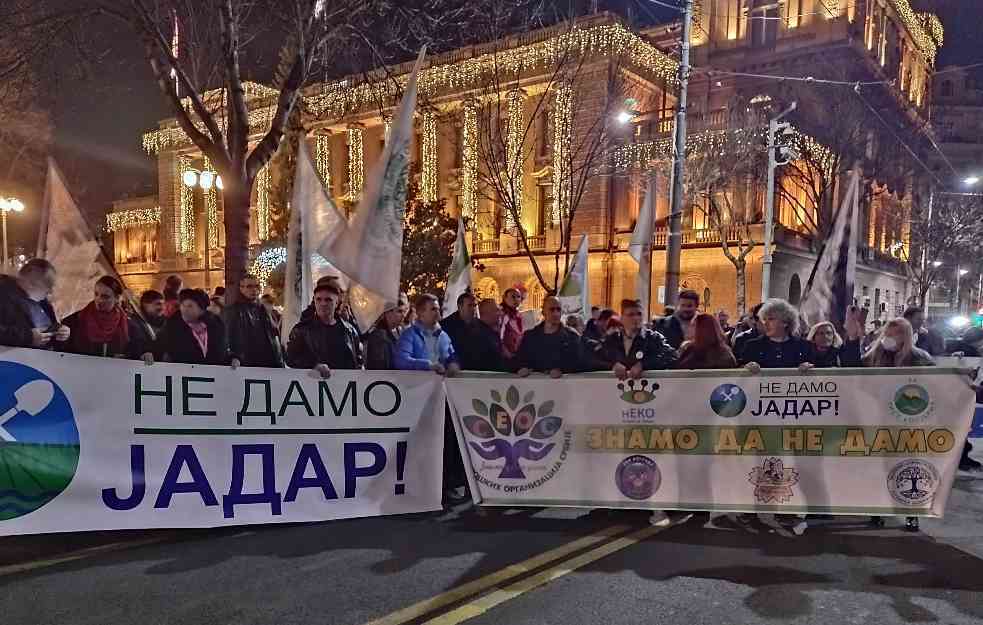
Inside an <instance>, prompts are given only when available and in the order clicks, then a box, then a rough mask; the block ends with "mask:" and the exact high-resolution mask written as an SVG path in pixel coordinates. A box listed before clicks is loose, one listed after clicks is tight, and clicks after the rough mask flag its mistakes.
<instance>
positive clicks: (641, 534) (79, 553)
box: [0, 474, 983, 625]
mask: <svg viewBox="0 0 983 625" xmlns="http://www.w3.org/2000/svg"><path fill="white" fill-rule="evenodd" d="M923 528H924V530H925V531H924V532H923V533H921V534H908V533H906V532H903V531H901V529H900V520H894V521H893V522H889V524H888V527H886V528H884V529H873V528H870V527H869V526H867V525H866V524H865V523H864V520H863V519H858V518H840V519H829V520H818V521H812V522H811V526H810V527H809V529H808V530H807V531H806V533H805V535H803V536H780V535H776V534H774V533H770V532H769V530H768V528H766V527H764V526H759V527H757V528H756V529H757V530H758V533H752V532H751V531H748V529H747V528H744V527H741V526H735V525H733V524H731V523H729V522H727V520H726V519H720V520H717V522H716V523H715V524H712V525H706V526H705V525H704V524H703V523H702V522H701V520H700V519H692V520H691V521H689V522H687V523H684V524H681V525H677V526H674V527H671V528H668V529H664V530H660V529H658V528H652V527H650V526H648V524H647V523H646V517H645V515H642V514H638V513H633V512H624V511H623V512H617V513H612V514H611V515H608V514H606V513H594V514H590V515H586V514H584V512H583V511H575V510H559V509H548V510H524V511H518V510H509V511H505V512H504V513H503V514H495V515H489V516H484V517H482V516H477V515H475V514H472V513H465V514H461V515H456V514H444V515H439V516H435V515H415V516H404V517H398V518H377V519H364V520H352V521H341V522H333V523H319V524H304V525H279V526H263V527H247V528H233V529H222V530H210V531H193V532H187V531H184V532H143V533H125V534H123V533H102V534H88V535H65V536H61V535H55V536H38V537H23V538H4V539H0V615H2V617H0V618H2V623H3V624H4V625H20V624H31V625H41V624H44V625H47V624H62V623H64V624H71V625H86V624H90V623H91V624H94V625H96V624H97V625H115V624H131V623H139V624H141V625H142V624H148V625H149V624H155V623H168V624H171V623H180V624H181V625H198V624H202V625H204V624H208V625H215V624H224V623H235V624H237V625H251V624H260V623H263V624H267V623H270V624H282V625H288V624H294V623H297V624H301V623H302V624H313V623H316V624H322V623H323V624H330V625H364V624H368V623H372V624H373V625H404V624H411V623H413V624H415V623H432V624H436V623H440V624H442V625H455V624H456V623H462V622H468V623H469V624H472V625H492V624H500V623H508V624H510V625H521V624H526V623H528V624H530V625H531V624H534V623H535V624H541V623H563V624H565V625H588V624H595V623H603V624H605V625H614V624H621V623H625V624H639V623H645V624H653V625H654V624H660V625H661V624H686V625H690V624H699V623H735V624H753V623H779V622H781V623H830V624H834V623H835V624H837V625H839V624H842V623H864V624H865V625H872V624H874V623H877V624H882V623H916V622H936V623H946V624H949V623H983V475H974V476H970V475H965V474H964V475H961V476H960V477H959V478H958V480H957V482H956V485H955V489H954V492H953V495H952V498H951V500H950V505H949V510H948V513H947V517H946V519H945V520H943V521H923ZM752 529H753V528H752Z"/></svg>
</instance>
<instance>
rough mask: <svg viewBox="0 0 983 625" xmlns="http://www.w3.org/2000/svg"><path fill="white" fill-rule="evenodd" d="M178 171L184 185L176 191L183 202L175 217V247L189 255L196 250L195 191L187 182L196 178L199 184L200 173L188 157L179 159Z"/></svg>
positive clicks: (179, 185)
mask: <svg viewBox="0 0 983 625" xmlns="http://www.w3.org/2000/svg"><path fill="white" fill-rule="evenodd" d="M178 169H179V172H180V174H179V178H180V180H181V182H182V183H183V184H178V187H179V188H178V189H176V191H177V193H178V194H179V196H180V198H181V200H180V204H179V210H178V212H177V215H175V216H174V247H175V249H176V250H177V252H178V253H179V254H188V253H190V252H193V251H194V249H195V190H194V187H193V186H191V185H188V184H187V181H188V180H189V179H190V178H191V177H194V179H195V181H196V182H197V179H198V172H197V170H196V169H195V168H194V167H192V166H191V159H190V158H188V157H187V156H179V157H178Z"/></svg>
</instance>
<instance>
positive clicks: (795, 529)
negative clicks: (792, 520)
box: [792, 521, 809, 536]
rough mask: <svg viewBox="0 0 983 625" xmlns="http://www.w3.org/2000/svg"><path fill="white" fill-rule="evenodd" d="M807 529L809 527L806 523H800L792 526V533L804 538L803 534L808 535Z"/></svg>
mask: <svg viewBox="0 0 983 625" xmlns="http://www.w3.org/2000/svg"><path fill="white" fill-rule="evenodd" d="M807 527H809V524H808V523H806V522H805V521H799V522H798V523H796V524H795V525H793V526H792V533H794V534H795V535H796V536H802V535H803V534H805V533H806V528H807Z"/></svg>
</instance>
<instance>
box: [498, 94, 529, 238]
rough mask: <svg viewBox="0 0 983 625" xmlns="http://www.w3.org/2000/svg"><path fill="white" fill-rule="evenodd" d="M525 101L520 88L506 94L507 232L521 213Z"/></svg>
mask: <svg viewBox="0 0 983 625" xmlns="http://www.w3.org/2000/svg"><path fill="white" fill-rule="evenodd" d="M525 101H526V94H525V92H524V91H523V90H522V89H513V90H512V91H510V92H509V94H508V109H507V110H508V127H507V128H506V131H507V136H506V139H505V159H506V163H505V167H506V171H507V174H506V180H505V183H506V186H507V187H508V192H509V194H510V195H511V207H512V209H514V211H515V212H514V214H513V212H512V210H509V209H506V210H505V214H504V215H503V220H502V224H503V228H504V229H505V230H506V231H507V232H512V231H513V230H515V229H517V227H518V225H519V224H518V223H517V220H516V217H517V216H521V215H522V182H523V180H522V170H523V167H522V166H523V164H524V163H523V160H524V159H523V156H525V154H524V153H523V149H522V143H523V141H522V139H523V126H522V108H523V105H524V104H525Z"/></svg>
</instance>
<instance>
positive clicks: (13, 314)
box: [0, 275, 58, 347]
mask: <svg viewBox="0 0 983 625" xmlns="http://www.w3.org/2000/svg"><path fill="white" fill-rule="evenodd" d="M26 300H27V293H25V292H24V289H22V288H20V285H18V284H17V280H16V279H15V278H12V277H11V276H2V275H0V345H9V346H10V347H31V345H32V344H33V343H34V332H33V330H34V324H33V323H32V322H31V315H30V313H29V312H28V309H27V307H26ZM39 304H40V305H41V307H42V308H43V309H44V311H45V313H46V314H47V315H48V317H49V318H50V319H51V322H52V323H53V324H54V323H57V322H58V320H57V318H56V317H55V311H54V309H53V308H52V307H51V304H50V303H49V302H48V300H42V301H41V302H39ZM39 329H40V330H45V329H46V328H39Z"/></svg>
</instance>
